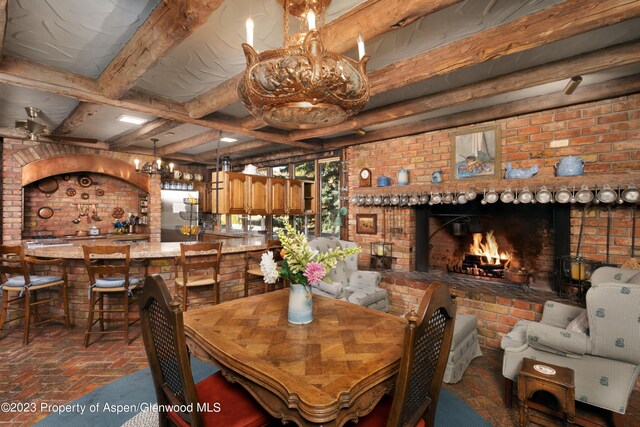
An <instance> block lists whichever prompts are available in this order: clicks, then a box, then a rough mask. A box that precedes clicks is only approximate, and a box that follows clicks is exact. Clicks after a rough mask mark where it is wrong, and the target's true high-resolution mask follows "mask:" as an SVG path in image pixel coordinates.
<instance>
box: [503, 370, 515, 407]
mask: <svg viewBox="0 0 640 427" xmlns="http://www.w3.org/2000/svg"><path fill="white" fill-rule="evenodd" d="M512 398H513V380H511V379H509V378H506V377H505V379H504V406H506V407H507V408H511V401H512Z"/></svg>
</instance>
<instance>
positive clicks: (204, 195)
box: [196, 182, 213, 212]
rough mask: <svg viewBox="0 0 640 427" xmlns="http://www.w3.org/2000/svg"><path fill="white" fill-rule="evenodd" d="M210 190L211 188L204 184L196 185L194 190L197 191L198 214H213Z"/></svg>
mask: <svg viewBox="0 0 640 427" xmlns="http://www.w3.org/2000/svg"><path fill="white" fill-rule="evenodd" d="M210 188H211V187H210V186H209V184H207V183H206V182H200V183H199V184H197V185H196V190H198V201H199V203H200V204H199V207H200V212H213V206H212V200H211V190H210Z"/></svg>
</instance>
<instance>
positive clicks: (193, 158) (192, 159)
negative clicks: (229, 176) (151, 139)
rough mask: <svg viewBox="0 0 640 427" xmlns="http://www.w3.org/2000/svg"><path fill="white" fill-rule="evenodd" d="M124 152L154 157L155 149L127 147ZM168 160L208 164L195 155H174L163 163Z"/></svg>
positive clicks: (166, 158)
mask: <svg viewBox="0 0 640 427" xmlns="http://www.w3.org/2000/svg"><path fill="white" fill-rule="evenodd" d="M122 152H123V153H130V154H140V155H141V156H150V157H153V148H146V147H140V146H137V145H130V146H129V147H125V148H124V149H123V150H122ZM167 160H180V161H184V162H192V163H206V162H203V161H201V160H200V156H196V155H193V154H173V155H171V156H167V157H165V158H164V159H163V161H167Z"/></svg>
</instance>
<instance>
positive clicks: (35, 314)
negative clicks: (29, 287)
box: [31, 291, 40, 323]
mask: <svg viewBox="0 0 640 427" xmlns="http://www.w3.org/2000/svg"><path fill="white" fill-rule="evenodd" d="M37 302H38V292H36V291H33V295H31V306H32V307H33V311H32V312H31V315H32V316H33V321H34V322H35V323H38V322H39V321H40V318H39V317H38V305H36V303H37Z"/></svg>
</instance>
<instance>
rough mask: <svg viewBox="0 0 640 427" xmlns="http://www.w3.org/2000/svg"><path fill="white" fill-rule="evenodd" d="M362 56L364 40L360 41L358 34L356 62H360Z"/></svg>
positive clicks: (360, 36)
mask: <svg viewBox="0 0 640 427" xmlns="http://www.w3.org/2000/svg"><path fill="white" fill-rule="evenodd" d="M364 55H365V50H364V40H363V39H362V34H361V33H358V61H361V60H362V58H363V57H364Z"/></svg>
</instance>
